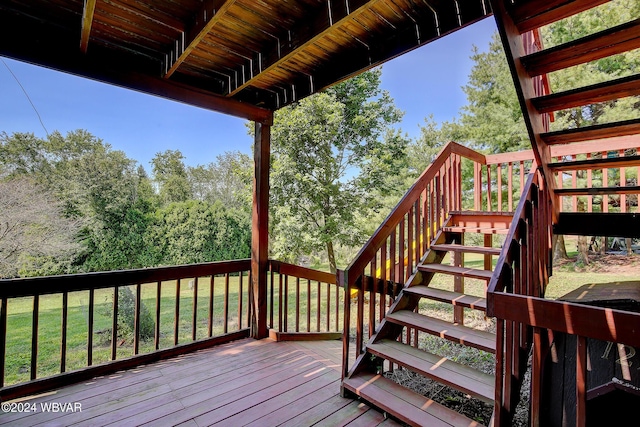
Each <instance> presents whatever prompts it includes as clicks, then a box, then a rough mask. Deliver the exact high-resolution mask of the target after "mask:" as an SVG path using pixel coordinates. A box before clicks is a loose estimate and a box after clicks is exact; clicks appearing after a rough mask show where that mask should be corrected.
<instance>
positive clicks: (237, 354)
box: [0, 339, 398, 427]
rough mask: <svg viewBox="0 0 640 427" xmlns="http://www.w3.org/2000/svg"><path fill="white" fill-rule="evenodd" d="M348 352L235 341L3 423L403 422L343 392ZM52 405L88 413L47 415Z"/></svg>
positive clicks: (79, 391)
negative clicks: (343, 369) (343, 367)
mask: <svg viewBox="0 0 640 427" xmlns="http://www.w3.org/2000/svg"><path fill="white" fill-rule="evenodd" d="M341 354H342V343H341V342H340V341H316V342H279V343H277V342H275V341H272V340H270V339H265V340H260V341H256V340H252V339H245V340H240V341H235V342H232V343H229V344H226V345H222V346H218V347H213V348H210V349H207V350H203V351H199V352H196V353H191V354H185V355H182V356H179V357H176V358H173V359H169V360H166V361H162V362H159V363H154V364H151V365H147V366H141V367H138V368H135V369H131V370H127V371H123V372H119V373H117V374H114V375H109V376H105V377H99V378H96V379H94V380H92V381H88V382H85V383H80V384H76V385H72V386H69V387H64V388H62V389H58V390H56V391H53V392H50V393H45V394H41V395H38V396H33V397H29V398H24V399H21V400H20V401H21V402H25V403H27V402H28V403H29V404H30V405H31V409H34V411H35V412H30V413H2V414H1V415H0V425H30V426H36V425H47V426H71V425H94V426H95V425H101V426H104V425H119V426H123V425H154V426H164V425H181V426H205V425H207V426H208V425H217V426H218V425H228V426H244V425H254V426H261V427H264V426H276V425H287V426H311V425H326V426H338V425H340V426H342V425H350V426H355V425H358V426H377V425H385V426H396V425H398V424H397V423H395V422H393V421H392V420H385V419H384V417H383V415H382V414H381V413H379V412H377V411H376V410H374V409H371V408H369V407H368V406H366V405H365V404H361V403H358V402H357V401H353V400H351V399H345V398H342V397H340V395H339V392H340V369H341ZM51 402H58V403H62V404H67V403H71V404H72V405H71V406H74V405H73V404H75V403H80V404H81V405H82V406H81V407H82V411H81V412H79V411H78V412H66V413H65V412H43V406H44V404H47V403H51ZM32 404H35V406H33V405H32ZM75 407H76V408H77V406H75Z"/></svg>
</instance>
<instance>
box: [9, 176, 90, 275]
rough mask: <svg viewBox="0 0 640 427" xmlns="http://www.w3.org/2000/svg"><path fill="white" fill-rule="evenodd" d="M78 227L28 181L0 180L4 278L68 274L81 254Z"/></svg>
mask: <svg viewBox="0 0 640 427" xmlns="http://www.w3.org/2000/svg"><path fill="white" fill-rule="evenodd" d="M77 230H78V224H77V222H76V221H75V220H73V219H70V218H66V217H65V216H64V215H63V209H62V205H61V203H60V202H59V201H58V200H56V199H55V198H54V197H52V195H51V194H49V193H48V192H47V191H46V190H45V189H44V188H42V187H41V186H39V185H37V184H36V183H34V182H33V181H32V180H30V179H28V178H22V177H21V178H16V179H12V180H0V277H2V278H10V277H17V276H19V275H23V276H33V275H51V274H58V273H61V272H64V271H65V270H66V268H67V264H68V263H69V259H70V258H71V257H72V256H73V254H74V253H75V252H76V251H77V250H78V246H79V245H78V242H77V241H76V238H75V236H76V233H77Z"/></svg>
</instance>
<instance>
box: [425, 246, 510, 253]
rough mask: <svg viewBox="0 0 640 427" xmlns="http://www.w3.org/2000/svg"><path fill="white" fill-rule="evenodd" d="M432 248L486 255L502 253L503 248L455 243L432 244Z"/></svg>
mask: <svg viewBox="0 0 640 427" xmlns="http://www.w3.org/2000/svg"><path fill="white" fill-rule="evenodd" d="M431 249H433V250H436V251H447V252H449V251H451V252H466V253H476V254H485V255H500V252H501V251H502V249H501V248H487V247H484V246H465V245H459V244H455V243H449V244H439V245H431Z"/></svg>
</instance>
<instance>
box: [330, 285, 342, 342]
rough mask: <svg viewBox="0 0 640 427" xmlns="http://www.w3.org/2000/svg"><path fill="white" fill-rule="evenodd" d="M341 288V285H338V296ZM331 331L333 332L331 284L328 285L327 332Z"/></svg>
mask: <svg viewBox="0 0 640 427" xmlns="http://www.w3.org/2000/svg"><path fill="white" fill-rule="evenodd" d="M339 287H340V283H336V294H337V293H338V288H339ZM336 317H337V316H336ZM330 330H331V284H330V283H327V332H329V331H330ZM336 330H338V329H336Z"/></svg>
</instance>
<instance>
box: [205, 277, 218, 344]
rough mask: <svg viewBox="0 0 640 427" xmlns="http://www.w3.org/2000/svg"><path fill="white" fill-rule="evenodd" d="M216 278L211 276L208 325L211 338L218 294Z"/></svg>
mask: <svg viewBox="0 0 640 427" xmlns="http://www.w3.org/2000/svg"><path fill="white" fill-rule="evenodd" d="M215 282H216V277H215V276H214V275H213V274H212V275H211V276H209V321H208V324H207V333H208V335H209V338H211V337H212V336H213V307H214V301H215V300H214V296H215V294H216V288H215Z"/></svg>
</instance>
